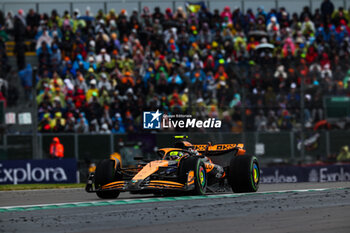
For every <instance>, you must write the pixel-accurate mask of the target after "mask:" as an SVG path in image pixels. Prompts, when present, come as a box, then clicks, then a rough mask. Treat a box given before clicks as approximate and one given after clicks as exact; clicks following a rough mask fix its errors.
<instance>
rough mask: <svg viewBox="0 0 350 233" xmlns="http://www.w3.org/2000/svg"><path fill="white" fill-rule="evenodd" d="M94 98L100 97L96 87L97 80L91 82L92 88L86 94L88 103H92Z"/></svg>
mask: <svg viewBox="0 0 350 233" xmlns="http://www.w3.org/2000/svg"><path fill="white" fill-rule="evenodd" d="M92 96H96V97H98V89H97V87H96V80H95V79H93V80H91V81H90V88H89V90H88V91H87V93H86V101H87V102H90V101H91V98H92Z"/></svg>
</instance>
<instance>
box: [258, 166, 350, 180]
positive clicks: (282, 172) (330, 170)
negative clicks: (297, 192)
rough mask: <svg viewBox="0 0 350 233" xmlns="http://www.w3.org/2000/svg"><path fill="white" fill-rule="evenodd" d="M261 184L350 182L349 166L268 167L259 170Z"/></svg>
mask: <svg viewBox="0 0 350 233" xmlns="http://www.w3.org/2000/svg"><path fill="white" fill-rule="evenodd" d="M260 175H261V183H264V184H270V183H297V182H334V181H350V164H339V165H324V166H309V167H298V166H286V167H269V168H262V169H261V170H260Z"/></svg>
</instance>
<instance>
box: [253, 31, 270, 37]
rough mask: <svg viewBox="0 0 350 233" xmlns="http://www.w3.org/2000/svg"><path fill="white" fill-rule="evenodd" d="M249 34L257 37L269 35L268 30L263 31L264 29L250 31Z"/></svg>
mask: <svg viewBox="0 0 350 233" xmlns="http://www.w3.org/2000/svg"><path fill="white" fill-rule="evenodd" d="M248 36H257V37H263V36H266V37H267V36H268V35H267V32H265V31H262V30H254V31H250V32H249V33H248Z"/></svg>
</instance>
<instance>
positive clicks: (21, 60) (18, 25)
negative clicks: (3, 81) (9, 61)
mask: <svg viewBox="0 0 350 233" xmlns="http://www.w3.org/2000/svg"><path fill="white" fill-rule="evenodd" d="M26 26H27V23H26V21H25V18H24V11H23V10H22V9H20V10H18V14H17V15H16V16H15V18H14V28H15V30H14V36H15V43H16V45H15V52H16V55H17V67H18V70H22V69H24V67H25V65H26V61H25V56H24V52H25V45H24V37H25V32H26Z"/></svg>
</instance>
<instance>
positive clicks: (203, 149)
mask: <svg viewBox="0 0 350 233" xmlns="http://www.w3.org/2000/svg"><path fill="white" fill-rule="evenodd" d="M193 146H194V148H195V149H196V150H197V151H198V152H199V153H201V154H206V155H209V156H210V155H221V154H225V153H227V152H230V151H234V150H237V151H238V152H237V155H242V154H244V153H245V150H244V149H243V148H244V144H216V145H208V144H195V145H193Z"/></svg>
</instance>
